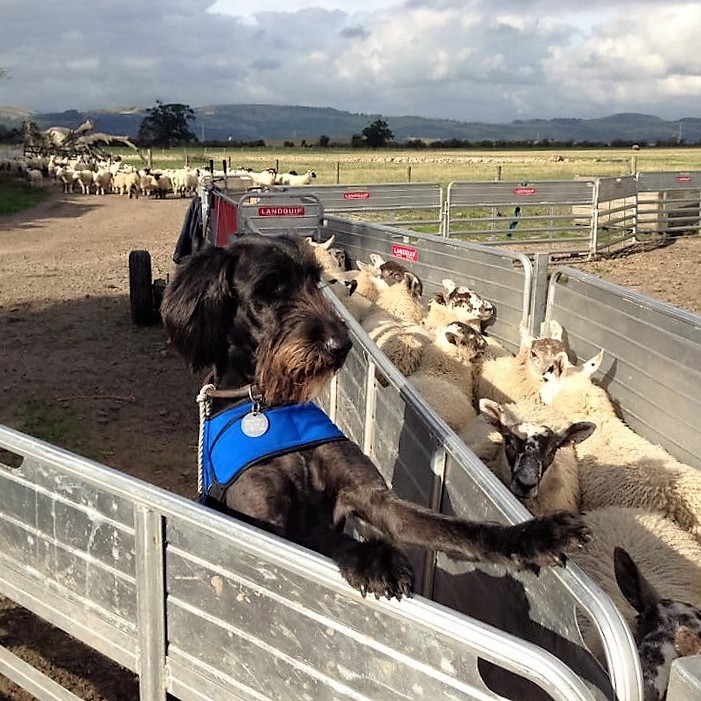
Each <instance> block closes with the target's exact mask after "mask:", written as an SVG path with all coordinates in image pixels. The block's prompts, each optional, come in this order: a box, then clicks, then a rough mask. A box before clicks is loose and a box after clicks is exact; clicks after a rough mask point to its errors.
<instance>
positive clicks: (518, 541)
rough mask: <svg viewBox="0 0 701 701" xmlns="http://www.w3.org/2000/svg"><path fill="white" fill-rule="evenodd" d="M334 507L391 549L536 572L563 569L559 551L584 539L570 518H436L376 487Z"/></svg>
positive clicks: (581, 529) (561, 515)
mask: <svg viewBox="0 0 701 701" xmlns="http://www.w3.org/2000/svg"><path fill="white" fill-rule="evenodd" d="M356 487H357V485H356ZM338 506H339V508H340V509H341V510H342V511H345V512H346V513H348V512H350V511H352V512H353V513H355V514H357V516H358V517H359V518H361V519H363V520H365V521H367V522H368V523H369V524H371V525H373V526H375V527H376V528H379V529H380V530H381V531H382V532H383V533H385V534H386V535H387V536H388V537H389V538H390V539H391V540H392V541H394V542H396V543H401V544H405V545H416V546H420V547H424V548H427V549H430V550H440V551H442V552H445V553H446V554H447V555H450V556H452V557H458V558H463V559H467V560H474V561H480V562H494V563H501V564H506V565H515V566H516V567H519V568H526V569H530V570H533V571H535V572H538V570H539V568H540V566H544V565H545V566H547V565H560V564H564V562H565V556H564V554H563V553H564V551H565V550H567V549H571V548H574V547H579V546H581V545H582V544H583V543H584V542H586V539H587V533H586V527H585V525H584V523H583V521H582V520H581V518H580V517H579V516H577V515H576V514H572V513H569V512H564V511H563V512H557V513H554V514H549V515H547V516H543V517H539V518H533V519H530V520H529V521H524V522H523V523H519V524H517V525H513V526H507V525H502V524H498V523H492V522H489V523H482V522H475V521H466V520H464V519H460V518H456V517H454V516H446V515H443V514H438V513H435V512H433V511H431V510H429V509H426V508H424V507H422V506H419V505H417V504H412V503H411V502H408V501H405V500H403V499H400V498H399V497H397V496H396V495H395V494H393V493H392V492H391V491H389V490H388V489H378V488H377V487H376V486H375V487H372V488H370V489H369V490H368V489H366V490H363V489H361V490H358V489H357V488H356V489H354V490H350V491H348V492H343V493H342V494H341V495H340V497H339V504H338Z"/></svg>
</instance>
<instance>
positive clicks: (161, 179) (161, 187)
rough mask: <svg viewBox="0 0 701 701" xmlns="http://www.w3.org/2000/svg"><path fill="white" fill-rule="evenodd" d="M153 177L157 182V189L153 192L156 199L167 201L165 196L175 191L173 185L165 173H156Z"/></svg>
mask: <svg viewBox="0 0 701 701" xmlns="http://www.w3.org/2000/svg"><path fill="white" fill-rule="evenodd" d="M153 177H154V178H155V180H156V187H155V189H154V190H153V194H155V195H156V199H158V200H163V199H165V196H166V195H167V194H168V193H169V192H170V191H171V190H172V189H173V184H172V183H171V180H170V178H169V177H168V176H167V175H166V174H165V173H154V174H153Z"/></svg>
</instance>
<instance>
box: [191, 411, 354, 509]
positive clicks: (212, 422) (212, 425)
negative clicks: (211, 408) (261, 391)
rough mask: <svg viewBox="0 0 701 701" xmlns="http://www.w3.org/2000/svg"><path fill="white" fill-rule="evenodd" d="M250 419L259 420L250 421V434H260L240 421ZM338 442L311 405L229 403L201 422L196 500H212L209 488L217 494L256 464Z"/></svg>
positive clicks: (335, 430) (339, 434) (337, 431)
mask: <svg viewBox="0 0 701 701" xmlns="http://www.w3.org/2000/svg"><path fill="white" fill-rule="evenodd" d="M261 414H262V415H263V417H265V418H261ZM251 417H253V418H254V419H260V422H255V421H254V424H255V425H256V428H257V430H256V431H253V433H256V432H258V431H260V430H262V431H263V432H262V433H261V435H250V434H251V433H252V431H251V430H250V429H249V428H247V423H246V422H247V421H249V420H250V418H251ZM266 419H267V421H266ZM242 422H243V428H242ZM342 439H345V436H344V435H343V433H342V432H341V430H340V429H339V428H338V427H337V426H336V425H335V424H334V423H333V422H332V421H331V419H329V417H328V416H326V414H325V413H324V412H323V411H322V410H321V409H320V408H319V407H318V406H316V404H313V403H311V402H306V403H304V404H291V405H289V406H280V407H273V408H271V409H260V408H259V405H258V404H257V403H255V404H254V402H252V401H246V402H242V403H240V404H235V405H234V406H232V407H229V408H227V409H225V410H223V411H221V412H219V413H217V414H214V415H213V416H208V417H206V418H205V420H204V425H203V429H202V439H201V441H202V444H201V446H200V450H201V455H202V482H203V484H202V487H203V489H202V493H201V495H200V497H201V498H202V499H204V498H206V497H207V496H210V495H211V496H215V495H214V494H212V491H213V490H214V491H215V492H217V493H218V494H217V496H219V495H221V493H222V492H223V490H224V489H226V488H227V487H229V486H230V485H231V484H233V482H234V481H235V480H236V478H237V477H239V476H240V475H241V473H242V472H243V471H244V470H246V469H248V468H249V467H251V466H252V465H255V464H256V463H259V462H261V461H262V460H266V459H270V458H274V457H278V456H280V455H284V454H285V453H289V452H292V451H294V450H301V449H303V448H314V447H316V446H319V445H322V444H323V443H330V442H332V441H338V440H342Z"/></svg>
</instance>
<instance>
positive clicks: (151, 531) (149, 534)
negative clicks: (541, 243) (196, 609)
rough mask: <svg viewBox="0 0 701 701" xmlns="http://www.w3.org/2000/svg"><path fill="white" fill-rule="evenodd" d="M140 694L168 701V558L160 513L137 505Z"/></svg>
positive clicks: (146, 699)
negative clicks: (165, 554) (166, 596)
mask: <svg viewBox="0 0 701 701" xmlns="http://www.w3.org/2000/svg"><path fill="white" fill-rule="evenodd" d="M134 531H135V534H134V535H135V546H136V561H135V565H136V624H137V636H138V640H139V657H138V660H137V664H136V667H137V670H138V673H139V698H140V699H141V701H166V622H165V615H166V608H165V558H164V552H163V548H164V539H163V522H162V518H161V515H160V514H158V513H155V512H153V511H150V510H149V509H147V508H146V507H144V506H136V507H135V508H134Z"/></svg>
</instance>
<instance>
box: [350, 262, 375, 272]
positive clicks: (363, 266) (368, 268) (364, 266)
mask: <svg viewBox="0 0 701 701" xmlns="http://www.w3.org/2000/svg"><path fill="white" fill-rule="evenodd" d="M355 264H356V266H357V268H358V270H360V272H361V273H372V274H373V275H374V273H375V269H374V268H373V267H372V265H370V264H369V263H366V262H364V261H362V260H356V261H355Z"/></svg>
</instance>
